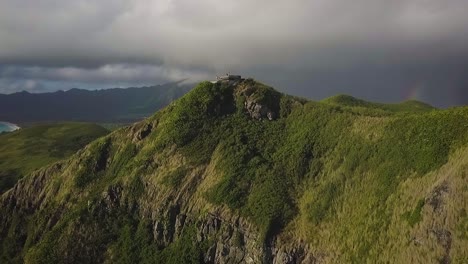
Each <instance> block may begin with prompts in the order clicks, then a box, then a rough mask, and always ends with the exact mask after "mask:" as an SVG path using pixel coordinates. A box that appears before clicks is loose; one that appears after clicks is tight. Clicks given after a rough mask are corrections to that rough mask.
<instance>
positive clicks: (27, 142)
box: [0, 123, 108, 193]
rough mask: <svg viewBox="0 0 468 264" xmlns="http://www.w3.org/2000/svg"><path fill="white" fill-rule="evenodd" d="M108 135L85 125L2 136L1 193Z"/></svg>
mask: <svg viewBox="0 0 468 264" xmlns="http://www.w3.org/2000/svg"><path fill="white" fill-rule="evenodd" d="M107 133H108V131H107V130H106V129H104V128H103V127H101V126H98V125H94V124H86V123H58V124H49V125H35V126H32V127H28V128H24V129H21V130H18V131H15V132H12V133H4V134H1V135H0V193H2V192H3V191H5V190H6V189H7V188H9V187H11V186H13V184H14V183H15V182H16V181H17V180H18V179H19V178H21V177H23V175H27V174H29V173H31V172H32V171H33V170H36V169H38V168H40V167H42V166H45V165H47V164H50V163H52V162H55V161H57V160H60V159H64V158H66V157H69V156H70V155H72V154H73V153H75V152H76V151H77V150H78V149H80V148H82V147H84V146H85V145H86V144H88V143H89V142H91V141H93V140H95V139H96V138H98V137H101V136H104V135H106V134H107Z"/></svg>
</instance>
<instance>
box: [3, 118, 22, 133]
mask: <svg viewBox="0 0 468 264" xmlns="http://www.w3.org/2000/svg"><path fill="white" fill-rule="evenodd" d="M18 129H20V127H19V126H17V125H15V124H12V123H8V122H1V121H0V133H2V132H11V131H15V130H18Z"/></svg>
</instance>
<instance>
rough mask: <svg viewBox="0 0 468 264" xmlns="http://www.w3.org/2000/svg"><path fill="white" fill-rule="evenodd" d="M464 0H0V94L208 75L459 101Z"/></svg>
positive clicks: (464, 77)
mask: <svg viewBox="0 0 468 264" xmlns="http://www.w3.org/2000/svg"><path fill="white" fill-rule="evenodd" d="M467 11H468V1H467V0H354V1H349V0H289V1H284V0H281V1H279V0H256V1H251V0H236V1H223V0H198V1H194V0H131V1H130V0H73V1H72V0H70V1H65V0H34V1H32V0H0V93H12V92H16V91H21V90H27V91H31V92H43V91H50V90H58V89H65V90H66V89H70V88H73V87H78V88H87V89H96V88H106V87H126V86H138V85H148V84H158V83H165V82H170V81H177V80H180V79H185V78H188V80H189V81H190V82H197V81H200V80H204V79H213V78H214V77H215V75H216V74H223V73H225V72H231V73H240V74H242V75H245V76H251V77H254V78H255V79H258V80H261V81H263V82H265V83H267V84H269V85H272V86H274V87H275V88H277V89H278V90H281V91H283V92H288V93H291V94H294V95H300V96H305V97H308V98H311V99H316V100H318V99H322V98H324V97H327V96H332V95H335V94H337V93H345V94H351V95H354V96H358V97H361V98H364V99H370V100H377V101H382V102H397V101H401V100H405V99H409V98H411V99H419V100H423V101H426V102H429V103H432V104H435V105H437V106H441V107H446V106H452V105H460V104H468V95H467V90H468V70H467V69H468V15H467Z"/></svg>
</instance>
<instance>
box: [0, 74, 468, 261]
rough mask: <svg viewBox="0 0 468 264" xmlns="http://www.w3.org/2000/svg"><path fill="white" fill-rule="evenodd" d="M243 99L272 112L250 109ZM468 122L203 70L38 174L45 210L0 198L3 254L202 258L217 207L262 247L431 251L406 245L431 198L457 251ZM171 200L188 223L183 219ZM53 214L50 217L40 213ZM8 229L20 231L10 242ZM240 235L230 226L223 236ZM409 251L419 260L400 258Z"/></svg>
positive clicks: (346, 253) (457, 111)
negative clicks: (220, 78)
mask: <svg viewBox="0 0 468 264" xmlns="http://www.w3.org/2000/svg"><path fill="white" fill-rule="evenodd" d="M248 100H252V101H254V103H255V104H257V106H259V107H268V109H270V110H272V111H273V112H275V114H276V115H275V116H276V117H277V118H276V119H275V120H273V121H269V120H267V119H265V118H264V119H262V120H257V119H253V118H252V117H251V116H250V115H249V112H248V111H247V110H246V109H245V103H246V102H247V101H248ZM250 102H251V101H250ZM142 131H143V132H145V133H143V134H145V136H144V137H139V136H140V135H142V133H141V132H142ZM466 131H468V108H453V109H447V110H437V109H434V108H432V107H430V106H428V105H425V104H423V103H419V102H414V101H411V102H405V103H402V104H395V105H386V104H376V103H369V102H365V101H362V100H359V99H356V98H353V97H349V96H337V97H333V98H330V99H327V100H324V101H322V102H307V101H305V100H303V99H299V98H295V97H291V96H287V95H283V94H280V93H278V92H276V91H275V90H273V89H272V88H270V87H267V86H265V85H263V84H260V83H257V82H255V81H253V80H246V81H244V82H242V83H240V84H239V85H237V86H233V85H228V84H226V83H217V84H212V83H209V82H203V83H201V84H200V85H198V86H197V87H196V88H195V89H194V90H192V91H191V92H189V93H188V94H187V95H186V96H184V97H183V98H181V99H180V100H177V101H175V102H174V103H172V104H171V105H170V106H168V107H167V108H165V109H164V110H162V111H160V112H158V113H156V114H155V115H154V116H152V117H151V118H148V119H147V120H145V121H143V122H142V123H140V124H136V125H134V126H133V127H130V128H122V129H120V130H117V131H115V132H113V133H112V134H110V135H108V136H107V137H104V138H101V139H99V140H96V141H94V142H93V143H92V144H90V145H89V146H88V147H86V148H85V149H84V150H83V151H80V152H78V153H77V154H76V155H75V156H74V157H73V158H72V159H71V162H70V164H68V166H67V168H65V169H58V170H56V171H54V172H52V173H50V174H51V176H50V179H48V180H47V181H46V183H45V187H43V188H42V189H41V190H43V191H44V193H45V194H44V195H45V197H46V198H44V201H45V202H44V204H41V205H40V206H41V208H46V209H40V210H37V211H36V212H35V213H34V214H32V216H31V215H26V216H25V215H23V214H22V212H21V211H20V212H17V211H14V209H10V208H9V207H5V208H4V209H2V210H3V211H0V213H1V214H0V217H1V215H13V216H12V217H11V218H5V219H3V218H0V220H1V221H0V222H2V221H4V222H6V223H8V224H5V227H0V232H3V234H7V235H6V236H5V239H3V240H1V241H0V242H1V243H2V247H3V250H4V252H6V253H5V254H4V255H5V257H4V259H7V260H12V259H15V258H16V259H18V260H21V259H22V257H24V256H26V258H25V259H26V260H28V261H31V262H33V263H34V262H35V261H33V260H34V259H41V260H42V259H48V258H49V257H51V256H52V258H49V260H50V261H53V260H57V258H58V259H60V258H63V257H64V256H74V254H75V253H76V254H75V255H78V252H87V253H89V256H94V257H95V258H96V259H98V260H99V261H107V262H109V263H116V262H117V263H129V262H142V263H151V262H152V261H156V260H157V261H156V263H200V262H202V260H203V259H202V258H203V253H206V251H207V249H208V248H209V247H211V246H212V245H213V244H215V243H217V242H219V241H217V240H216V239H219V237H218V236H217V233H216V232H218V231H216V232H214V233H216V234H214V233H213V232H211V233H210V232H208V231H206V230H208V229H209V228H206V227H205V228H204V227H203V224H202V221H203V219H204V218H205V217H206V215H209V214H212V213H213V214H215V213H216V212H218V211H222V212H226V214H227V215H228V216H227V217H228V218H229V216H230V215H229V214H232V215H233V216H235V217H237V216H241V218H242V220H247V221H249V222H250V223H252V224H253V226H254V229H255V230H254V231H253V232H252V234H255V235H256V239H257V240H258V241H256V243H255V244H258V245H260V247H261V248H265V247H269V246H270V245H271V243H272V241H274V239H275V238H278V237H281V240H278V241H281V243H286V244H287V243H291V244H295V243H297V242H298V241H304V243H308V244H309V245H310V246H311V248H313V250H314V252H325V253H326V254H324V255H326V257H328V258H329V259H327V260H328V262H331V263H363V262H370V263H374V262H379V263H380V262H396V263H401V262H403V263H405V262H431V261H433V260H434V259H440V255H436V254H439V251H440V252H442V251H443V250H439V251H436V250H433V249H431V250H430V251H429V250H427V248H425V247H424V246H420V247H418V248H416V249H415V247H416V246H414V245H415V244H417V243H419V242H417V241H419V239H420V237H424V236H428V235H427V234H429V233H431V232H432V233H434V232H435V231H431V230H434V227H433V226H431V221H430V220H431V219H429V218H430V217H440V218H442V217H444V219H445V217H446V216H445V215H443V216H442V215H438V213H434V212H436V211H437V210H439V211H443V212H444V213H446V214H448V215H449V216H448V217H446V219H448V220H447V221H446V222H447V223H446V225H450V226H449V227H444V228H446V229H447V230H450V231H453V232H454V233H453V234H455V235H456V236H457V238H453V239H454V240H453V241H455V239H458V237H459V238H460V240H457V241H456V242H453V247H452V249H451V250H452V253H451V254H452V255H454V256H457V257H458V259H463V258H464V257H465V255H463V254H466V252H465V253H463V252H464V251H463V246H465V245H466V242H459V241H462V240H463V239H464V238H465V237H466V232H464V228H465V227H466V211H462V210H461V208H462V207H463V204H464V203H463V202H460V201H464V199H465V200H466V199H468V198H465V197H468V192H467V190H468V189H466V179H467V178H468V177H466V169H467V168H468V155H467V153H468V133H467V132H466ZM70 179H72V180H71V181H70ZM56 186H58V187H56ZM445 186H447V187H445ZM452 197H457V199H455V198H452ZM443 199H446V200H443ZM449 199H452V200H449ZM34 202H36V201H34ZM41 202H42V200H41ZM452 203H454V204H456V205H454V204H452ZM439 207H440V208H439ZM57 208H58V209H57ZM63 208H66V209H63ZM431 208H432V209H431ZM441 208H443V210H442V209H441ZM426 209H427V210H426ZM48 210H50V211H48ZM182 212H183V213H184V214H185V213H186V214H187V215H190V216H191V222H189V221H188V222H186V223H185V225H183V224H181V223H182V222H183V221H182V220H180V219H179V218H177V216H178V215H179V214H182ZM202 212H205V213H207V214H205V213H202ZM437 212H438V211H437ZM430 213H432V214H433V215H430ZM57 215H58V216H57ZM15 217H17V218H15ZM52 217H55V219H57V223H54V224H49V223H48V222H47V221H46V220H44V219H48V218H52ZM2 219H3V220H2ZM21 219H25V220H21ZM184 219H185V218H184ZM460 219H461V220H460ZM439 220H440V219H439ZM22 221H23V222H22ZM198 221H200V222H198ZM220 221H221V220H220ZM444 221H445V220H444ZM444 223H445V222H444ZM25 226H26V227H28V228H30V229H32V230H30V229H27V228H23V229H21V227H25ZM36 226H42V227H43V229H38V228H37V227H36ZM181 226H183V228H182V229H181ZM424 228H426V229H424ZM19 230H28V231H19ZM176 230H178V231H176ZM202 231H203V232H205V233H204V234H200V232H202ZM455 231H456V232H455ZM437 232H439V231H437ZM437 232H436V233H437ZM17 233H18V234H20V235H17ZM439 233H440V232H439ZM442 233H443V232H442ZM442 233H441V234H442ZM437 234H438V233H437ZM455 235H454V237H455ZM18 237H21V239H25V240H26V241H30V242H28V243H25V244H22V243H21V242H18V243H17V244H15V243H11V242H12V241H16V242H17V241H21V239H16V240H15V238H18ZM202 237H203V239H201V238H202ZM72 238H73V239H76V240H77V241H79V243H78V242H77V243H76V246H74V247H70V245H71V243H72V242H71V240H72ZM412 238H414V239H413V240H411V239H412ZM223 239H224V238H223ZM249 239H252V238H249ZM424 239H427V240H429V239H434V235H431V236H429V237H424ZM438 239H439V240H440V238H438ZM200 241H202V242H200ZM415 241H416V242H415ZM463 241H464V240H463ZM247 242H250V241H246V240H245V237H243V236H242V235H241V234H240V233H239V230H234V231H233V232H232V244H233V245H234V246H235V247H243V246H244V245H247ZM426 242H427V241H426ZM278 243H279V242H278ZM301 243H302V242H301ZM430 243H432V244H434V245H436V246H437V245H439V244H441V242H440V241H439V242H437V241H435V242H434V240H432V241H430V242H427V244H430ZM437 243H439V244H437ZM463 243H465V244H463ZM432 244H431V245H432ZM60 245H61V246H60ZM67 245H68V246H67ZM249 245H250V244H249ZM413 246H414V247H413ZM439 246H440V248H443V246H444V245H443V244H441V245H439ZM90 248H93V249H95V250H90ZM414 250H420V251H418V252H422V253H421V254H420V256H422V257H421V258H422V259H408V256H410V255H412V253H413V252H412V251H414ZM330 252H333V254H331V253H330ZM408 252H409V253H408ZM415 252H416V251H415ZM18 256H19V257H18ZM87 256H88V255H87ZM83 257H84V256H83ZM454 259H455V258H454ZM82 260H83V261H86V259H82Z"/></svg>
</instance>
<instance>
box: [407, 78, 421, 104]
mask: <svg viewBox="0 0 468 264" xmlns="http://www.w3.org/2000/svg"><path fill="white" fill-rule="evenodd" d="M423 98H424V84H423V83H422V82H418V83H416V84H415V85H413V86H411V87H410V88H409V89H408V92H407V93H406V94H405V96H404V100H405V101H408V100H422V99H423Z"/></svg>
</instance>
